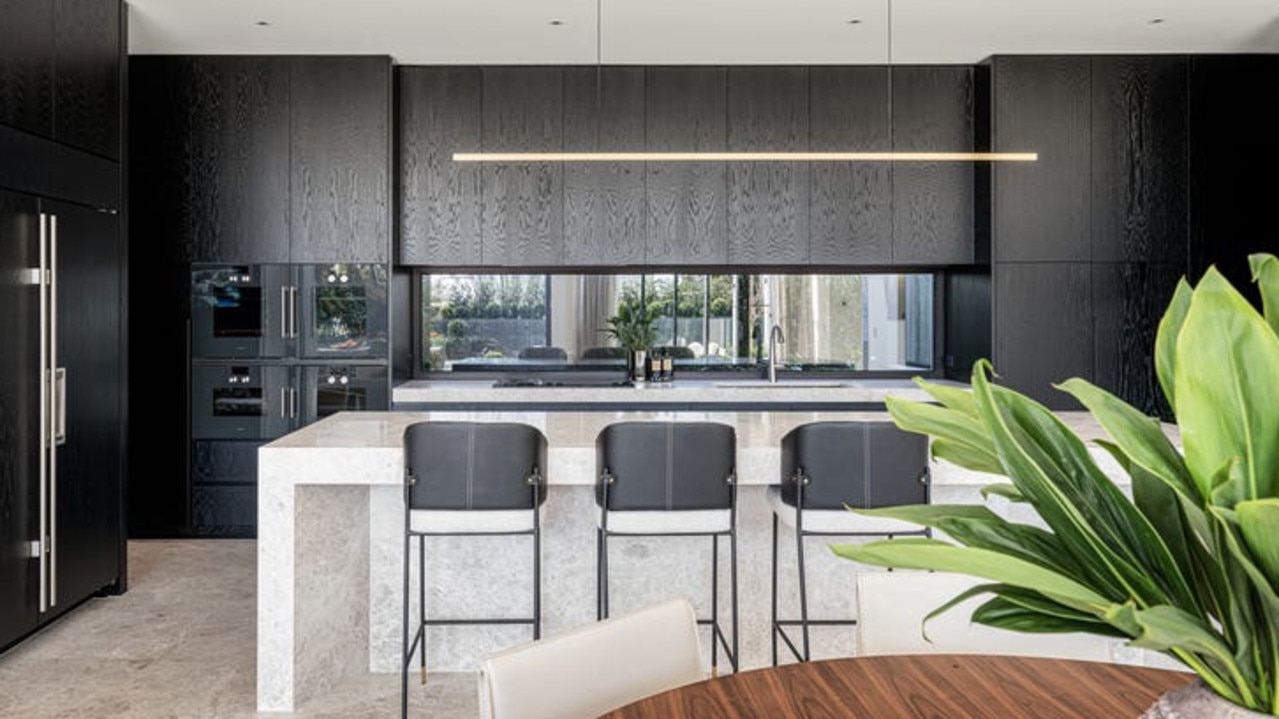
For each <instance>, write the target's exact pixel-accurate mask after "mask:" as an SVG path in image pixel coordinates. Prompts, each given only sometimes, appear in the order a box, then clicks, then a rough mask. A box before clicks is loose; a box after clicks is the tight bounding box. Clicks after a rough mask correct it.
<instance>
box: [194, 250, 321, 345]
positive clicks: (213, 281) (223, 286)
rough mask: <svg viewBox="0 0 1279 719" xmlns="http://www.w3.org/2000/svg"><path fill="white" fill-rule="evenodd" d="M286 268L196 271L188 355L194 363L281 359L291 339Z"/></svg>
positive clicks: (290, 284) (217, 267)
mask: <svg viewBox="0 0 1279 719" xmlns="http://www.w3.org/2000/svg"><path fill="white" fill-rule="evenodd" d="M292 274H293V270H292V268H291V267H289V266H288V265H196V266H194V267H193V268H192V270H191V354H192V356H193V357H195V358H196V359H267V358H278V357H284V356H287V355H288V353H289V352H291V351H292V339H291V338H292V337H293V336H294V335H295V334H296V331H295V327H293V326H291V322H293V321H296V319H295V317H294V315H293V314H292V313H291V312H290V310H291V308H292V304H291V303H292V300H293V298H292V295H291V293H292V292H294V290H293V287H294V283H293V282H292V279H291V278H292Z"/></svg>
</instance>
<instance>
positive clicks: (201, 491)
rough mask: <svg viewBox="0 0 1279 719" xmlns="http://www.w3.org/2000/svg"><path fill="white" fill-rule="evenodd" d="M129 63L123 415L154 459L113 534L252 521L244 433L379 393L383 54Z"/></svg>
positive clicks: (213, 532)
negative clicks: (136, 353) (130, 373)
mask: <svg viewBox="0 0 1279 719" xmlns="http://www.w3.org/2000/svg"><path fill="white" fill-rule="evenodd" d="M130 73H131V80H132V88H133V89H132V91H131V93H130V98H131V106H130V112H131V130H132V144H131V176H130V180H131V184H130V193H131V196H132V198H133V202H135V203H137V205H138V206H139V207H147V208H151V210H152V211H150V212H146V213H141V212H139V213H135V215H134V218H133V221H132V226H131V236H130V241H131V243H133V247H134V252H133V253H132V257H133V258H134V265H133V273H134V277H145V278H148V281H147V284H146V285H145V287H146V293H145V298H144V297H143V293H141V292H140V293H139V296H138V300H137V301H136V302H135V308H136V309H135V311H134V315H133V317H134V322H133V327H134V328H135V334H134V337H133V340H134V342H136V343H137V344H138V346H139V347H142V346H145V347H146V348H147V349H146V352H145V354H142V356H140V357H139V359H138V361H137V364H136V367H135V368H134V369H135V370H136V371H135V372H134V376H135V377H138V378H139V380H138V381H137V382H136V383H135V385H134V386H135V387H136V388H137V390H138V391H137V392H136V393H135V395H134V398H133V399H134V403H135V408H134V415H135V416H138V417H141V418H142V419H141V420H140V422H139V425H138V427H139V429H140V430H145V431H146V432H147V433H146V434H138V435H136V436H138V437H146V438H147V442H148V447H149V451H148V454H147V455H146V459H147V462H148V463H149V465H153V466H159V467H160V468H161V469H160V470H159V471H156V470H155V469H149V470H148V471H147V472H146V473H145V474H142V473H139V474H138V477H137V478H136V479H135V480H134V482H133V485H132V488H133V490H134V491H133V492H132V493H131V497H132V498H133V499H132V501H133V505H134V512H133V521H132V526H131V527H130V534H131V535H132V536H139V537H141V536H148V537H171V536H253V535H254V534H255V533H256V518H257V514H256V496H257V491H256V483H257V452H256V449H257V447H258V446H260V445H261V444H263V443H265V442H268V441H270V440H272V439H275V438H276V437H279V436H281V435H282V434H284V433H286V432H289V431H292V430H294V429H297V428H298V427H300V426H302V424H304V423H306V422H309V421H313V420H314V419H318V418H320V417H323V416H325V415H326V414H328V413H331V412H334V411H340V410H342V409H385V408H386V407H389V404H390V403H389V393H390V379H389V376H388V375H389V366H388V365H389V359H388V341H389V337H388V334H389V333H388V315H389V306H388V302H387V299H388V292H389V275H390V258H391V196H390V185H391V165H390V157H391V129H390V128H391V65H390V59H389V58H385V57H328V56H325V57H292V56H138V57H134V58H132V59H131V60H130ZM357 307H358V308H362V309H360V310H359V311H356V308H357ZM369 308H374V309H369ZM143 377H145V380H146V381H145V382H143V381H141V378H143ZM330 380H331V382H330ZM268 419H270V420H272V421H270V422H268V421H267V420H268ZM228 427H231V428H233V429H229V430H228V429H227V428H228ZM152 445H154V446H152ZM174 478H177V480H176V481H175V480H174Z"/></svg>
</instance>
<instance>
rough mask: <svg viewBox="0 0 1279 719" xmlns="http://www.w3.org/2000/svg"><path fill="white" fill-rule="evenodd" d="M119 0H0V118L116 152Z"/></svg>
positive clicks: (62, 139) (58, 138) (100, 150)
mask: <svg viewBox="0 0 1279 719" xmlns="http://www.w3.org/2000/svg"><path fill="white" fill-rule="evenodd" d="M122 15H123V10H122V5H121V3H120V0H54V2H45V1H43V0H0V18H4V21H3V22H2V23H0V123H2V124H5V125H9V126H11V127H16V128H18V129H20V130H24V131H26V132H30V133H32V134H35V135H40V136H42V137H47V138H51V139H53V140H55V141H57V142H60V143H62V144H65V145H70V146H72V147H75V148H77V149H81V150H86V151H88V152H92V153H94V154H97V155H102V156H104V157H107V158H110V159H113V160H118V159H119V158H120V57H121V37H122V32H121V22H122Z"/></svg>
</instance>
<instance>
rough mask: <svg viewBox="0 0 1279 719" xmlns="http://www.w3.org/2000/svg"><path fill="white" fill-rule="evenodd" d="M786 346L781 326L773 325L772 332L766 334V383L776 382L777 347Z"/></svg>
mask: <svg viewBox="0 0 1279 719" xmlns="http://www.w3.org/2000/svg"><path fill="white" fill-rule="evenodd" d="M784 344H786V338H785V337H784V336H782V326H781V325H773V330H772V331H771V332H769V333H768V381H769V383H776V382H777V345H784Z"/></svg>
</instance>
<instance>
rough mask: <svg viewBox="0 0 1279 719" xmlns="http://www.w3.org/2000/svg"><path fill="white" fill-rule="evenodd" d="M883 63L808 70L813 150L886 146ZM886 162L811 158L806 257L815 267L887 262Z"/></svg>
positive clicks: (889, 250) (889, 223)
mask: <svg viewBox="0 0 1279 719" xmlns="http://www.w3.org/2000/svg"><path fill="white" fill-rule="evenodd" d="M888 72H889V71H888V69H887V68H882V67H813V68H810V69H809V91H810V93H811V97H810V100H809V107H810V112H811V119H810V122H809V134H808V144H809V147H810V148H811V149H812V150H813V151H814V152H858V151H860V152H876V151H883V150H885V149H887V148H888V144H889V126H888V122H889V118H888ZM891 171H892V170H891V168H890V166H889V165H888V164H887V163H882V162H818V163H813V165H812V167H811V168H810V169H809V173H810V174H811V177H812V192H811V196H810V197H809V223H810V226H809V243H808V244H809V257H810V259H811V261H812V263H813V264H815V265H841V264H843V265H849V264H855V265H886V264H890V263H891V262H892V259H893V246H892V240H893V237H892V217H891V215H890V207H891V202H890V200H891V191H892V184H891V177H890V173H891Z"/></svg>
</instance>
